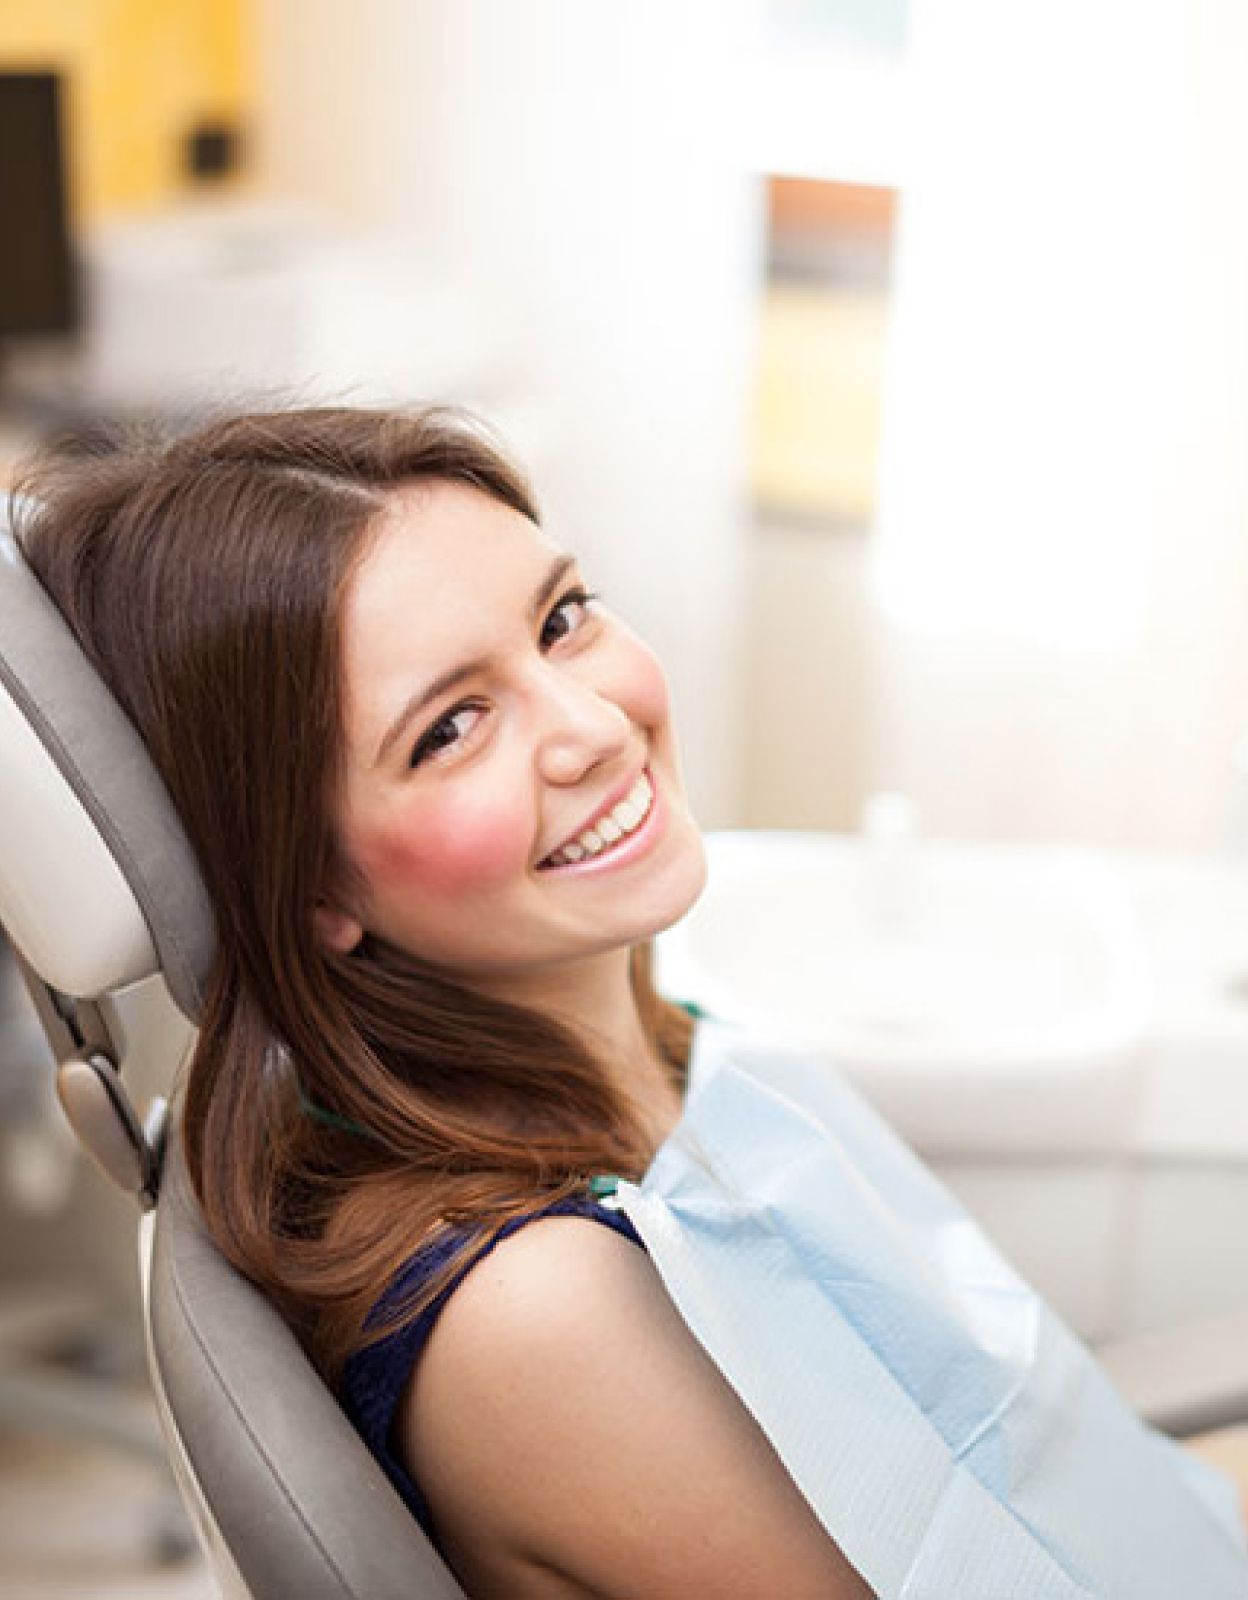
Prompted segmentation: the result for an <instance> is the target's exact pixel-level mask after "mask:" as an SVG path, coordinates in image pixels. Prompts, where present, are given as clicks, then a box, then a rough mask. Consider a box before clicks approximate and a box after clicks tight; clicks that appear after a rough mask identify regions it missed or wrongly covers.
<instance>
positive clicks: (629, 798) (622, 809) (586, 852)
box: [537, 772, 654, 872]
mask: <svg viewBox="0 0 1248 1600" xmlns="http://www.w3.org/2000/svg"><path fill="white" fill-rule="evenodd" d="M653 805H654V784H653V782H652V781H651V779H650V776H649V774H648V773H645V772H643V773H642V774H641V776H640V777H639V778H638V779H637V782H636V783H635V784H634V785H633V787H632V788H631V789H630V790H629V791H628V793H627V794H626V795H625V797H624V798H623V800H620V801H618V802H617V804H615V805H614V806H612V808H611V810H610V811H607V812H605V813H604V814H603V815H602V816H601V817H599V818H598V820H597V821H596V822H595V823H594V824H593V826H592V827H589V828H583V829H582V830H581V832H580V833H578V834H577V835H576V837H575V838H573V839H569V840H568V842H567V843H566V844H562V845H560V846H559V848H558V850H552V851H551V853H550V854H549V855H548V856H547V857H546V859H545V860H544V861H539V862H538V864H537V870H538V871H539V872H544V871H549V870H550V869H551V868H552V867H565V866H569V865H570V864H571V863H572V862H575V861H584V860H585V859H586V858H587V857H589V856H600V855H604V854H606V853H607V852H609V851H610V850H611V849H613V848H614V846H615V845H617V844H619V843H620V842H621V841H622V840H624V839H627V838H628V836H629V834H630V833H636V831H637V829H638V828H640V827H641V825H642V823H643V822H644V821H645V820H646V818H647V817H648V816H649V815H650V810H651V807H652V806H653Z"/></svg>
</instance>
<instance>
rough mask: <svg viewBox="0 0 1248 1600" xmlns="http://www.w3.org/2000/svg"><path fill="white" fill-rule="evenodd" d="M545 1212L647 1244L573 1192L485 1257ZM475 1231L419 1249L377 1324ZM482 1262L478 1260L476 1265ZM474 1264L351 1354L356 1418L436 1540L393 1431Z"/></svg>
mask: <svg viewBox="0 0 1248 1600" xmlns="http://www.w3.org/2000/svg"><path fill="white" fill-rule="evenodd" d="M539 1216H541V1217H560V1216H574V1217H591V1218H592V1219H593V1220H594V1221H595V1222H601V1223H603V1224H605V1226H607V1227H608V1228H614V1229H615V1231H616V1232H617V1233H621V1234H623V1235H624V1237H625V1238H626V1239H631V1240H632V1241H633V1243H634V1244H636V1245H639V1246H641V1248H642V1249H643V1250H644V1249H645V1246H644V1245H643V1244H642V1242H641V1238H640V1236H639V1235H638V1233H637V1230H636V1229H635V1228H634V1227H633V1225H632V1223H631V1222H630V1221H629V1220H628V1218H627V1217H626V1216H625V1215H624V1214H623V1212H621V1211H608V1210H605V1209H604V1208H603V1207H602V1206H600V1205H599V1204H598V1203H597V1202H596V1201H595V1200H592V1199H590V1197H589V1196H588V1195H573V1196H571V1197H570V1198H568V1199H566V1200H559V1201H556V1202H555V1203H554V1204H553V1205H550V1206H548V1207H546V1209H545V1210H543V1211H539V1212H537V1213H535V1215H534V1216H531V1217H517V1218H515V1219H514V1220H513V1221H511V1222H508V1223H505V1224H504V1225H503V1227H501V1228H500V1229H499V1231H498V1236H497V1238H495V1239H494V1240H493V1241H491V1243H490V1245H489V1247H488V1248H487V1250H486V1251H485V1252H484V1255H488V1254H489V1251H490V1250H492V1249H493V1248H494V1245H496V1244H498V1243H499V1242H500V1241H501V1240H503V1239H506V1238H507V1237H508V1236H509V1235H510V1234H513V1233H515V1232H516V1231H517V1230H518V1229H520V1228H523V1227H524V1226H525V1224H526V1223H528V1222H533V1221H535V1220H536V1217H539ZM471 1237H472V1236H471V1234H470V1233H469V1232H467V1231H462V1232H456V1233H452V1234H447V1235H446V1236H444V1237H442V1238H439V1239H437V1240H435V1241H433V1242H432V1243H431V1244H428V1245H425V1246H424V1247H422V1248H421V1249H420V1250H418V1251H417V1252H416V1253H415V1255H413V1256H412V1257H411V1258H410V1260H409V1261H408V1262H407V1263H406V1265H405V1266H404V1267H402V1268H401V1269H400V1271H399V1273H398V1274H397V1276H396V1277H395V1279H394V1281H393V1282H392V1283H391V1285H390V1287H389V1288H388V1289H387V1290H386V1292H385V1293H384V1294H383V1295H382V1297H381V1299H380V1300H379V1301H378V1302H377V1304H376V1305H375V1306H374V1307H373V1310H372V1312H371V1313H370V1314H369V1319H368V1320H369V1322H370V1323H371V1322H374V1321H375V1320H376V1319H378V1318H380V1317H382V1316H384V1315H385V1313H386V1312H387V1311H389V1310H390V1309H391V1307H393V1306H394V1305H396V1304H397V1303H398V1302H400V1301H402V1300H404V1299H406V1298H407V1297H408V1296H410V1295H412V1294H414V1293H415V1292H417V1291H418V1290H419V1288H420V1285H421V1284H422V1283H425V1282H427V1281H428V1279H429V1278H430V1277H431V1276H432V1275H433V1273H435V1272H436V1271H437V1270H438V1269H439V1268H440V1267H442V1266H443V1265H444V1264H445V1263H446V1262H447V1261H448V1260H450V1258H451V1257H452V1256H454V1255H455V1253H456V1252H457V1251H459V1250H462V1249H463V1248H464V1247H465V1246H466V1245H467V1244H468V1242H469V1240H470V1238H471ZM484 1255H482V1256H478V1257H477V1260H483V1259H484ZM475 1264H476V1263H475V1262H474V1263H472V1265H474V1266H475ZM469 1270H470V1269H469V1267H468V1266H467V1265H465V1266H464V1268H463V1269H462V1270H461V1271H459V1272H456V1273H455V1274H454V1275H453V1277H452V1278H451V1279H450V1281H449V1282H448V1283H447V1285H446V1286H445V1288H444V1289H443V1290H442V1292H441V1293H440V1294H439V1295H438V1296H437V1297H436V1299H434V1300H432V1301H431V1302H430V1303H429V1305H428V1306H426V1308H425V1309H424V1311H422V1312H421V1314H420V1315H419V1316H418V1317H416V1318H415V1319H414V1320H413V1321H412V1322H409V1323H408V1324H407V1325H406V1327H403V1328H400V1329H399V1330H398V1331H397V1332H395V1333H393V1334H390V1335H389V1336H388V1337H387V1338H385V1339H380V1340H378V1341H377V1343H375V1344H372V1345H369V1346H368V1347H367V1348H365V1349H363V1350H357V1351H356V1352H355V1354H354V1355H352V1356H351V1357H349V1358H348V1360H347V1363H346V1366H345V1368H344V1370H343V1378H342V1387H341V1396H340V1398H341V1400H342V1404H343V1408H344V1409H345V1411H346V1413H347V1415H348V1417H350V1419H351V1421H352V1422H353V1423H354V1424H355V1428H356V1431H357V1432H358V1433H359V1434H360V1436H361V1437H362V1438H363V1440H364V1442H365V1444H366V1445H367V1446H368V1448H369V1449H370V1450H371V1451H372V1453H373V1455H374V1456H376V1458H377V1460H378V1461H379V1462H380V1464H381V1466H382V1467H383V1468H384V1470H385V1473H386V1476H387V1477H388V1478H389V1479H390V1482H391V1483H392V1484H393V1485H394V1487H395V1488H396V1489H397V1490H398V1492H399V1494H400V1495H401V1496H402V1497H403V1500H404V1501H405V1503H406V1504H407V1506H408V1508H409V1509H410V1510H411V1512H412V1513H413V1515H414V1516H415V1517H416V1518H417V1520H418V1521H419V1523H420V1525H421V1527H422V1528H424V1530H425V1532H426V1533H427V1534H428V1535H429V1537H430V1539H432V1540H433V1541H434V1543H435V1544H436V1543H437V1536H436V1534H435V1533H434V1530H433V1521H432V1518H431V1516H430V1513H429V1506H428V1503H427V1502H426V1500H425V1497H424V1495H422V1494H421V1492H420V1489H419V1488H418V1487H417V1485H416V1482H415V1480H414V1479H413V1477H412V1475H411V1474H410V1473H409V1472H408V1470H407V1469H406V1467H405V1466H404V1465H403V1463H402V1461H401V1460H400V1459H399V1456H398V1452H397V1451H396V1450H395V1448H394V1441H393V1438H392V1435H393V1431H394V1421H395V1413H396V1412H397V1410H398V1406H399V1399H400V1397H401V1395H402V1393H403V1390H404V1388H405V1386H406V1384H407V1381H408V1379H409V1378H410V1377H411V1374H412V1370H413V1368H414V1367H415V1365H416V1362H417V1361H418V1360H419V1359H420V1354H421V1352H422V1351H423V1349H424V1348H425V1345H426V1344H428V1342H429V1336H430V1334H431V1333H432V1332H433V1327H434V1324H435V1323H436V1322H437V1320H438V1317H439V1315H440V1313H441V1311H442V1309H443V1307H444V1306H445V1305H446V1302H447V1301H448V1300H449V1299H450V1297H451V1295H452V1293H453V1292H454V1290H455V1289H456V1287H457V1286H458V1285H459V1283H461V1282H462V1280H463V1278H464V1277H465V1276H466V1275H467V1273H468V1271H469Z"/></svg>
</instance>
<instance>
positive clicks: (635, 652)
mask: <svg viewBox="0 0 1248 1600" xmlns="http://www.w3.org/2000/svg"><path fill="white" fill-rule="evenodd" d="M623 665H624V673H623V675H622V677H621V680H620V685H619V698H620V700H621V702H622V703H625V704H626V705H627V709H628V710H629V712H630V713H631V714H632V716H633V717H634V719H635V720H636V721H638V722H641V723H644V724H646V726H648V727H652V728H657V727H659V726H661V725H662V724H663V723H665V722H666V721H667V719H668V717H669V716H670V715H671V700H670V697H669V694H668V688H667V674H666V673H665V672H664V671H663V668H662V665H661V664H660V662H659V658H658V656H656V655H655V653H654V652H653V650H651V649H650V648H649V646H648V645H645V644H643V643H642V642H641V640H640V639H638V638H637V637H636V636H635V635H634V636H632V637H631V638H630V639H629V640H628V649H627V651H626V656H625V661H624V664H623Z"/></svg>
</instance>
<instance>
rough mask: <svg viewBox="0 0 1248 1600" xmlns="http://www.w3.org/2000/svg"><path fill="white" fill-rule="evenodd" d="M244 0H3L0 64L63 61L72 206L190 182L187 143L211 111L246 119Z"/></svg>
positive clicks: (8, 67) (148, 194)
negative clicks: (186, 170) (184, 166)
mask: <svg viewBox="0 0 1248 1600" xmlns="http://www.w3.org/2000/svg"><path fill="white" fill-rule="evenodd" d="M244 8H245V0H3V4H2V5H0V71H15V70H21V69H31V70H54V71H62V72H64V73H65V75H66V90H67V94H66V107H65V109H66V120H67V129H66V131H67V135H68V149H69V167H70V186H71V206H72V209H73V213H74V216H75V218H77V219H79V220H82V219H86V218H91V217H97V216H101V215H104V214H107V213H109V212H115V211H125V210H132V209H136V208H144V207H149V206H156V205H159V204H160V203H161V202H162V201H166V200H169V199H172V198H173V197H174V196H176V195H177V194H179V193H180V192H182V191H183V190H184V188H185V180H184V179H183V177H182V167H181V163H182V146H183V141H184V139H185V137H186V135H187V133H188V132H189V131H190V129H191V128H192V127H193V126H194V125H195V124H196V123H197V122H199V121H202V120H205V119H210V118H211V119H223V120H228V121H230V122H238V123H240V124H241V122H242V120H243V118H244V115H245V112H246V107H247V100H248V95H249V89H250V85H249V81H248V65H247V60H246V50H245V42H244V25H245V16H244Z"/></svg>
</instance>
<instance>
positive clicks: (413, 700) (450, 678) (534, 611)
mask: <svg viewBox="0 0 1248 1600" xmlns="http://www.w3.org/2000/svg"><path fill="white" fill-rule="evenodd" d="M575 565H576V557H575V556H571V555H562V556H557V557H556V558H555V560H554V562H553V563H552V564H551V567H550V570H549V571H548V572H547V574H546V576H545V577H544V578H543V579H542V581H541V583H539V584H538V586H537V588H536V590H535V591H534V593H533V598H532V599H531V600H530V601H529V608H528V615H529V620H530V622H532V623H536V622H537V619H538V617H539V616H540V615H541V613H542V611H543V610H544V608H545V606H546V604H547V602H548V601H549V600H550V598H551V596H552V595H553V594H554V592H555V590H556V589H557V588H558V587H559V585H560V584H561V583H562V582H563V580H564V578H565V577H566V576H567V575H568V573H569V572H570V571H571V570H572V568H573V567H575ZM488 664H489V662H488V658H487V657H485V656H474V657H473V659H472V660H471V661H461V662H460V663H459V665H458V666H454V667H448V668H447V670H446V671H445V672H440V673H439V674H438V676H437V677H436V678H435V679H434V680H433V682H432V683H429V684H426V685H425V687H424V688H423V689H417V691H416V693H415V694H413V695H412V696H411V697H410V698H409V699H408V700H407V701H406V702H405V704H404V706H403V709H402V710H401V711H400V712H399V714H398V716H397V717H395V719H394V721H393V722H392V723H391V724H390V726H389V727H388V728H387V729H386V732H385V734H384V735H383V737H382V741H381V743H380V744H379V745H378V747H377V757H376V760H375V761H374V763H373V764H374V766H380V765H381V763H382V762H383V761H384V760H385V758H386V755H387V754H388V752H389V750H390V748H391V746H392V745H394V743H395V741H396V740H397V739H398V737H399V735H400V734H401V733H402V732H403V730H404V728H406V726H407V725H408V723H409V722H411V720H412V719H413V718H414V717H417V716H419V715H420V713H421V712H422V711H424V710H425V708H426V707H427V706H429V705H431V704H432V703H433V702H434V701H435V700H440V699H441V698H442V696H443V695H444V694H448V693H449V692H450V691H451V690H452V689H454V688H456V687H458V685H459V684H461V683H464V682H465V681H466V680H467V679H469V678H472V677H475V676H476V675H477V673H479V672H482V671H484V669H485V668H486V666H488Z"/></svg>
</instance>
